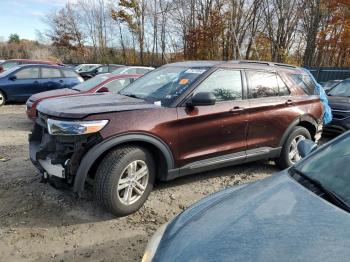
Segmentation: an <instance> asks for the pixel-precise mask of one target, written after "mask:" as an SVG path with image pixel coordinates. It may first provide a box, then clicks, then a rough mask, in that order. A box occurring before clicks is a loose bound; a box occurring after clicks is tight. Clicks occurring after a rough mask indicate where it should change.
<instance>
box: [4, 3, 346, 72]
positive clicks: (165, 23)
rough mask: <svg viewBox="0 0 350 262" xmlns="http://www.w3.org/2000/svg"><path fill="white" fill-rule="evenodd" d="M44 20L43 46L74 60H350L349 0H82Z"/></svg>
mask: <svg viewBox="0 0 350 262" xmlns="http://www.w3.org/2000/svg"><path fill="white" fill-rule="evenodd" d="M44 22H45V23H46V24H47V27H48V29H47V30H46V31H45V32H38V36H39V43H38V46H37V48H38V49H40V48H41V49H43V50H45V51H43V52H42V53H43V55H48V54H47V53H48V52H49V55H50V56H51V57H55V58H57V59H59V60H61V61H63V62H66V63H82V62H86V63H87V62H94V63H122V64H144V65H161V64H165V63H169V62H173V61H179V60H184V59H186V60H188V59H192V60H198V59H201V60H205V59H213V60H231V59H253V60H268V61H275V62H281V63H292V64H296V65H304V66H337V67H345V66H349V65H350V1H349V0H119V1H113V0H77V1H75V2H74V3H68V4H67V5H66V6H65V7H63V8H62V9H60V10H57V11H55V12H52V13H49V14H47V16H46V17H45V19H44ZM20 44H21V40H20V41H19V43H17V45H20ZM6 45H12V47H11V48H13V45H16V43H13V42H11V43H6V44H4V43H3V44H2V45H0V56H1V55H2V52H3V48H4V46H6ZM5 49H6V47H5ZM22 49H23V45H22ZM37 53H38V52H37ZM39 53H40V52H39Z"/></svg>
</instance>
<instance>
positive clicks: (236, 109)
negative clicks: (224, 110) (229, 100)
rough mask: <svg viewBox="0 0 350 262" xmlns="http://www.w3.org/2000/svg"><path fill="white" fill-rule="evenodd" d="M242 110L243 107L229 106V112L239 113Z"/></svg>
mask: <svg viewBox="0 0 350 262" xmlns="http://www.w3.org/2000/svg"><path fill="white" fill-rule="evenodd" d="M243 110H244V108H243V107H239V106H235V107H234V108H231V109H230V113H233V114H239V113H241V112H242V111H243Z"/></svg>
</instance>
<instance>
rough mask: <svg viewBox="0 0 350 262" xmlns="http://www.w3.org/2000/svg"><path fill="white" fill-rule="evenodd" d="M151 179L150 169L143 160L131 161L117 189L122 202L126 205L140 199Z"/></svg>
mask: <svg viewBox="0 0 350 262" xmlns="http://www.w3.org/2000/svg"><path fill="white" fill-rule="evenodd" d="M148 179H149V171H148V167H147V165H146V163H145V162H144V161H142V160H135V161H133V162H131V163H130V164H129V165H128V166H127V167H126V168H125V169H124V170H123V173H122V175H121V176H120V178H119V181H118V185H117V191H118V198H119V200H120V202H122V203H123V204H124V205H127V206H129V205H132V204H134V203H135V202H136V201H138V200H139V199H140V198H141V197H142V195H143V193H144V192H145V190H146V187H147V184H148Z"/></svg>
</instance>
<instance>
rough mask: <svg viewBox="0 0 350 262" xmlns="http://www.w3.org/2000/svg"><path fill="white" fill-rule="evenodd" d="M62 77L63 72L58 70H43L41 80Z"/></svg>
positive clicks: (43, 68)
mask: <svg viewBox="0 0 350 262" xmlns="http://www.w3.org/2000/svg"><path fill="white" fill-rule="evenodd" d="M59 77H62V76H61V71H60V70H59V69H56V68H46V67H42V68H41V78H59Z"/></svg>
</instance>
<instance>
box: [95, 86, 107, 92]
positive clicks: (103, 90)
mask: <svg viewBox="0 0 350 262" xmlns="http://www.w3.org/2000/svg"><path fill="white" fill-rule="evenodd" d="M107 92H109V90H108V88H107V87H104V86H103V87H101V88H100V89H99V90H98V91H97V93H107Z"/></svg>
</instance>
